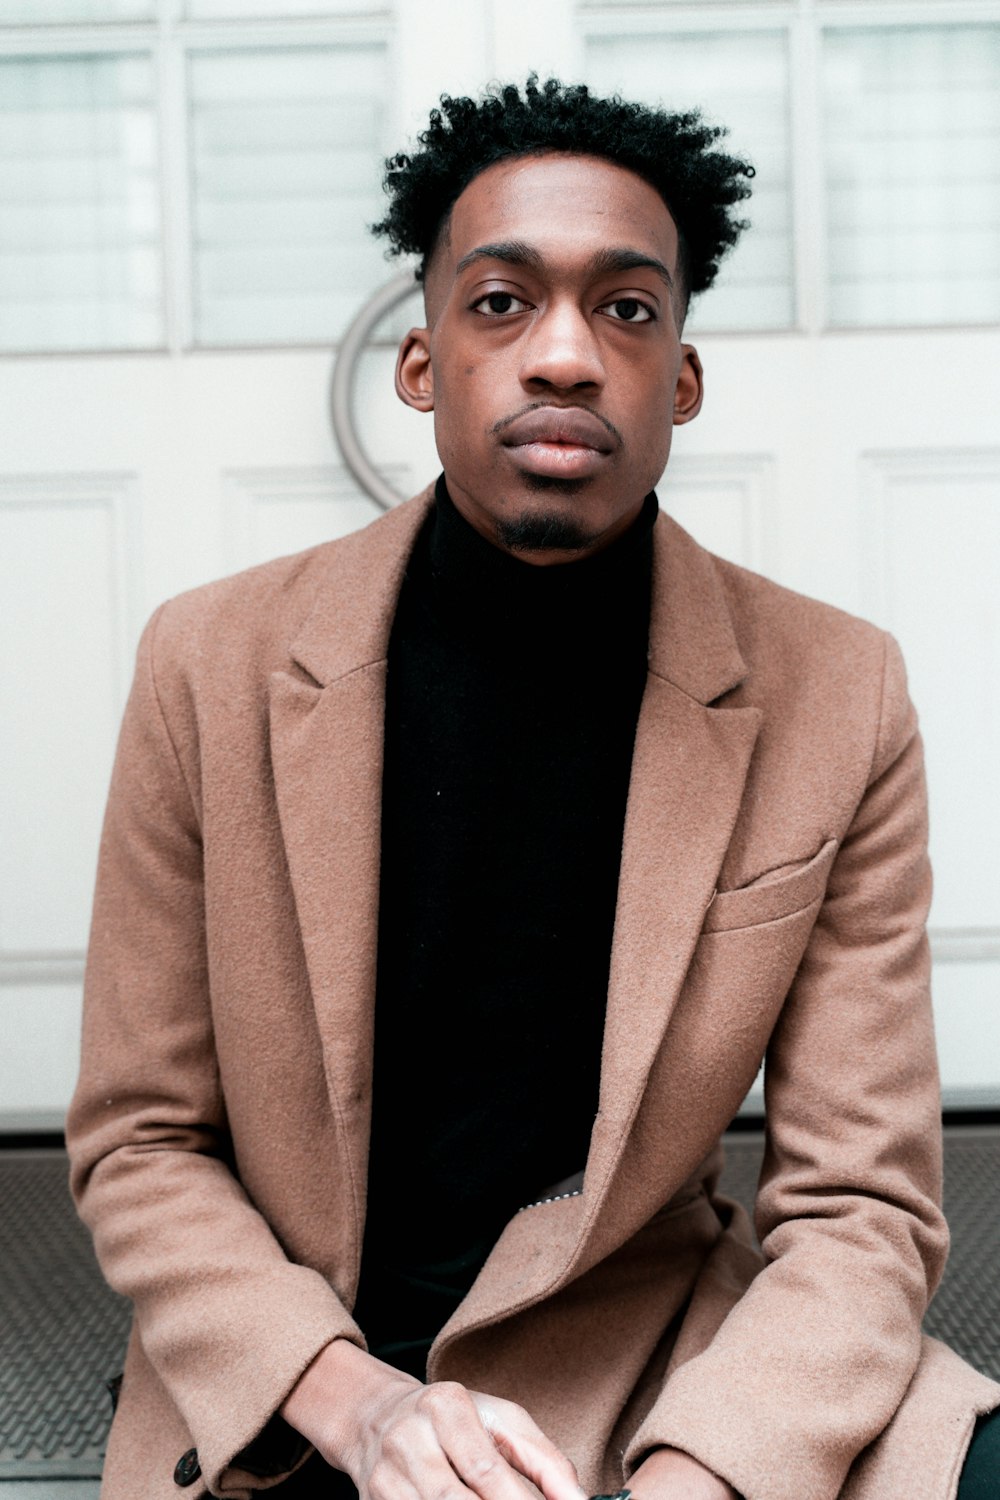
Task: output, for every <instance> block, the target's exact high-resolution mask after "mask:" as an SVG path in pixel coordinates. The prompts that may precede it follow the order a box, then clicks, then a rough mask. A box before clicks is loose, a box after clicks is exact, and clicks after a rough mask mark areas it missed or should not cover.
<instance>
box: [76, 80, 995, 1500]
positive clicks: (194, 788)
mask: <svg viewBox="0 0 1000 1500" xmlns="http://www.w3.org/2000/svg"><path fill="white" fill-rule="evenodd" d="M718 134H719V133H718V132H713V131H710V130H708V129H706V128H705V127H703V126H702V125H701V124H700V122H699V121H698V119H697V118H696V117H692V116H684V117H676V116H669V115H665V114H662V113H660V112H656V111H650V110H645V109H642V108H640V107H638V106H633V105H627V104H622V103H621V102H620V101H616V100H611V101H608V100H595V99H591V98H590V97H589V95H588V94H587V91H586V90H585V89H582V88H575V89H563V88H561V87H560V86H559V85H558V84H556V83H554V82H549V83H547V84H546V85H545V86H544V87H543V88H541V89H540V88H538V86H537V85H536V83H535V82H534V81H530V82H529V85H528V87H527V90H526V91H525V94H524V96H523V97H522V95H521V94H520V93H519V92H518V91H517V90H516V89H513V88H508V89H504V90H503V91H502V92H501V93H500V94H499V95H491V96H488V97H487V98H486V99H485V100H483V101H481V102H479V103H475V102H473V101H471V100H460V99H445V100H443V101H442V112H435V113H434V115H433V116H432V119H431V126H430V129H429V130H428V131H427V132H426V133H425V134H424V135H423V136H422V137H421V143H420V144H421V150H420V151H419V152H417V153H416V154H415V155H414V156H413V157H412V158H410V157H398V158H395V159H394V160H393V162H391V163H390V171H389V177H388V186H389V189H390V193H391V195H392V206H391V209H390V213H389V216H388V219H387V220H386V222H385V224H384V225H383V226H381V227H382V228H383V229H384V230H385V231H386V232H388V233H389V234H390V237H391V239H392V242H393V245H394V247H395V248H397V249H404V250H409V251H416V252H417V253H418V254H419V255H420V256H421V257H422V262H421V271H422V274H423V279H424V287H425V299H426V316H427V326H426V327H425V328H419V329H414V330H412V331H411V332H410V333H409V334H408V335H407V337H406V338H405V339H404V341H403V344H402V347H401V349H400V354H399V361H398V366H397V376H396V383H397V391H398V393H399V395H400V396H401V398H402V399H403V400H404V401H405V402H407V403H408V404H409V405H411V406H413V407H415V408H417V409H418V410H422V411H431V410H433V412H434V418H435V432H436V438H437V444H438V449H439V453H440V456H441V461H442V464H443V468H444V474H443V478H442V479H441V480H440V481H439V482H438V484H437V486H436V487H435V490H434V492H433V493H430V492H429V493H428V494H426V495H424V496H421V497H418V498H417V499H416V500H414V501H412V502H410V503H409V504H408V505H404V506H401V507H400V508H399V509H398V510H397V511H395V512H393V513H392V514H390V515H389V516H387V517H385V518H384V519H382V520H380V521H379V522H377V523H376V524H375V525H374V526H372V527H369V528H368V529H367V530H366V531H364V532H362V533H360V534H358V535H355V536H354V537H351V538H348V539H346V540H345V541H343V542H338V543H335V544H332V545H329V546H326V547H320V548H318V549H314V550H313V551H311V552H309V553H305V554H303V555H301V556H298V557H295V558H290V559H282V560H279V561H278V562H276V563H274V564H269V565H267V566H266V567H264V568H261V569H256V570H254V571H253V572H251V573H248V574H244V575H242V576H241V577H238V578H236V579H230V580H225V581H223V582H222V583H220V584H216V585H212V586H210V587H209V588H207V589H202V590H198V591H196V592H195V593H193V594H191V595H188V596H186V597H183V598H181V599H178V600H175V601H172V602H171V603H169V604H168V605H166V606H165V607H163V608H162V609H161V610H160V611H158V613H157V615H156V616H155V617H154V620H153V622H152V623H151V625H150V627H149V629H148V630H147V632H146V635H145V636H144V640H143V644H142V647H141V649H140V655H139V664H138V669H137V676H136V682H135V686H134V689H133V694H132V698H131V700H130V705H129V709H128V712H127V715H126V720H125V725H124V727H123V731H122V741H121V746H120V750H119V756H118V760H117V764H116V770H115V778H114V783H113V786H112V791H111V798H110V802H109V809H108V817H107V824H106V830H105V836H104V842H103V847H102V855H101V873H100V878H99V884H98V892H97V899H96V906H95V917H94V931H93V944H92V952H91V961H90V968H89V975H88V995H87V1007H86V1024H85V1038H84V1056H83V1067H82V1074H81V1083H80V1088H79V1090H78V1094H77V1097H76V1100H75V1102H74V1106H73V1110H72V1116H71V1120H70V1130H69V1138H70V1142H71V1149H72V1154H73V1162H74V1166H73V1184H74V1190H75V1192H76V1194H77V1196H78V1200H79V1202H80V1206H81V1211H82V1212H83V1214H84V1216H85V1217H86V1218H87V1219H88V1221H89V1222H90V1223H91V1224H92V1226H93V1228H94V1234H95V1239H96V1244H97V1248H98V1252H99V1255H100V1257H101V1260H102V1264H103V1265H104V1268H105V1271H106V1274H107V1275H108V1278H109V1280H110V1281H111V1282H112V1284H113V1285H115V1286H117V1287H118V1288H119V1289H120V1290H122V1291H123V1292H125V1293H126V1294H127V1295H129V1296H130V1297H132V1298H133V1299H134V1302H135V1307H136V1327H135V1331H134V1334H133V1338H132V1342H131V1345H130V1349H129V1354H128V1358H127V1362H126V1368H125V1374H124V1382H123V1385H122V1390H121V1398H120V1403H119V1408H118V1413H117V1416H116V1420H115V1423H114V1427H113V1430H112V1436H111V1441H110V1446H109V1452H108V1461H107V1467H106V1475H105V1493H106V1494H107V1495H108V1496H109V1497H111V1500H114V1497H117V1496H122V1497H128V1500H135V1497H137V1496H139V1495H142V1496H150V1497H156V1496H167V1495H170V1494H175V1493H177V1488H178V1486H179V1487H181V1488H185V1487H187V1486H189V1485H197V1486H198V1489H197V1490H196V1491H195V1493H202V1494H204V1493H206V1491H208V1492H211V1493H214V1494H219V1495H233V1496H248V1495H250V1494H251V1493H253V1492H254V1491H255V1490H257V1489H264V1488H270V1487H276V1489H277V1493H279V1494H283V1495H289V1496H296V1497H303V1496H319V1495H328V1494H330V1493H336V1492H338V1491H339V1490H342V1489H345V1487H346V1490H347V1492H348V1493H350V1489H351V1484H352V1483H353V1485H355V1486H357V1488H358V1490H359V1491H360V1492H361V1493H362V1494H363V1495H364V1496H366V1497H367V1496H370V1497H372V1500H417V1497H419V1500H445V1497H448V1500H470V1497H471V1496H478V1497H480V1500H517V1497H518V1496H519V1495H522V1494H523V1484H522V1479H521V1477H520V1476H524V1477H525V1478H527V1479H529V1480H531V1481H532V1482H533V1483H534V1484H535V1485H536V1486H537V1488H538V1489H539V1490H540V1491H541V1492H542V1493H543V1494H544V1496H545V1497H546V1500H578V1497H579V1496H580V1494H581V1485H582V1486H583V1489H584V1491H591V1490H594V1489H597V1488H607V1489H617V1488H618V1487H619V1486H621V1485H622V1484H623V1483H627V1484H628V1485H629V1486H630V1488H631V1489H632V1491H633V1492H634V1494H635V1496H636V1497H637V1500H670V1497H679V1500H684V1497H687V1500H722V1497H733V1496H739V1495H742V1496H745V1497H747V1500H825V1497H833V1496H836V1495H843V1496H845V1497H849V1500H897V1497H903V1496H906V1497H917V1496H919V1497H926V1500H950V1497H952V1496H954V1494H955V1491H956V1485H957V1483H958V1476H959V1472H960V1469H961V1467H962V1463H963V1457H964V1455H965V1453H966V1450H967V1448H968V1447H969V1442H970V1437H971V1434H972V1431H973V1425H974V1422H975V1420H976V1417H977V1414H980V1413H986V1412H988V1411H990V1410H991V1409H992V1408H994V1407H996V1405H997V1403H998V1401H1000V1388H998V1387H997V1386H996V1385H995V1384H994V1383H993V1382H991V1381H989V1380H987V1379H985V1378H984V1377H982V1376H980V1375H979V1374H977V1373H976V1372H975V1371H973V1370H972V1369H970V1368H969V1367H968V1366H966V1365H964V1364H963V1363H962V1362H961V1361H960V1360H959V1359H958V1358H957V1357H956V1356H954V1355H953V1354H951V1353H950V1352H949V1351H948V1350H946V1349H944V1348H943V1347H942V1346H941V1345H939V1344H936V1343H934V1342H933V1341H930V1340H926V1339H925V1340H922V1339H921V1334H920V1319H921V1317H922V1314H923V1311H924V1308H925V1306H926V1303H927V1299H928V1297H929V1295H930V1294H931V1292H932V1291H933V1288H934V1286H935V1284H936V1282H937V1280H938V1278H939V1276H940V1273H941V1268H942V1264H943V1259H944V1253H945V1245H946V1231H945V1228H944V1224H943V1221H942V1218H941V1215H940V1211H939V1208H938V1206H937V1198H938V1192H939V1186H940V1183H939V1176H940V1156H939V1150H940V1140H939V1136H940V1131H939V1111H938V1092H937V1081H936V1074H935V1061H934V1047H933V1039H932V1033H931V1020H930V1009H929V1002H928V995H927V972H928V959H927V946H926V938H925V935H924V919H925V916H926V907H927V901H928V892H929V879H928V872H927V862H926V852H925V811H924V794H923V780H922V769H921V755H920V746H919V740H918V738H917V735H916V729H915V723H914V717H913V713H912V710H911V708H910V706H909V704H908V701H907V698H906V693H905V684H904V678H903V672H902V667H901V664H900V661H899V655H898V651H897V650H896V648H895V646H894V645H893V643H892V642H891V641H889V640H888V639H887V638H886V637H884V636H883V635H882V634H881V633H880V632H878V631H876V630H874V629H873V628H872V627H870V626H868V625H865V624H863V623H862V622H859V621H856V620H853V619H850V618H849V617H847V616H845V615H842V614H840V613H839V612H837V611H834V610H832V609H829V608H827V607H825V606H821V605H818V604H815V603H812V602H810V601H807V600H804V599H802V598H800V597H798V596H795V595H792V594H789V593H788V592H787V591H784V590H781V589H779V588H777V587H776V586H774V585H772V584H769V583H767V582H766V581H765V580H763V579H760V578H758V577H756V576H754V575H750V574H747V573H746V572H744V571H743V570H741V569H738V568H735V567H732V566H730V565H727V564H724V563H722V562H720V561H718V560H717V559H713V558H711V557H710V556H709V555H708V554H707V553H705V552H704V551H702V549H700V548H699V547H698V546H697V545H696V544H695V543H694V542H692V541H691V539H690V538H688V537H687V536H686V535H685V534H684V533H683V532H682V531H681V530H680V528H678V527H677V526H676V525H674V524H673V523H672V522H670V521H669V520H668V519H667V518H666V517H664V516H659V517H658V516H657V504H656V499H655V495H654V494H653V493H652V487H653V485H654V483H655V482H656V481H657V479H658V477H659V475H660V474H661V472H662V470H663V468H664V465H665V463H666V460H667V456H668V452H669V446H670V433H671V428H672V426H673V425H677V424H681V423H684V422H687V421H690V420H691V419H692V418H693V417H694V416H695V415H696V414H697V412H698V410H699V407H700V405H701V400H702V378H701V367H700V364H699V361H698V357H697V354H696V353H695V351H694V349H693V348H692V347H691V346H690V345H689V344H685V343H683V342H682V341H681V337H680V329H681V326H682V321H683V317H684V312H685V308H686V304H687V300H688V298H689V296H690V295H691V294H692V293H694V292H697V291H700V290H703V289H704V288H705V287H706V286H707V285H709V283H710V282H711V280H712V277H713V276H714V273H715V269H716V266H717V262H718V258H719V256H720V255H721V253H722V252H723V251H724V250H725V248H726V247H727V246H728V245H729V244H731V243H733V241H734V240H735V238H736V236H737V233H738V229H739V227H740V226H739V225H738V223H736V222H735V221H734V219H733V217H732V211H733V207H734V205H735V204H736V203H738V202H739V201H740V200H741V199H742V198H743V197H745V196H746V192H747V189H746V186H745V179H746V177H747V176H748V175H749V169H748V168H747V167H746V165H745V164H744V163H742V162H739V161H737V160H735V159H733V158H731V157H728V156H726V155H724V154H723V153H721V152H719V151H717V150H716V149H714V148H715V145H716V141H717V137H718ZM765 1049H766V1051H767V1074H766V1077H767V1110H768V1129H769V1136H768V1149H767V1155H766V1160H765V1166H764V1171H763V1175H762V1180H761V1187H760V1194H759V1198H758V1206H757V1228H758V1231H759V1233H760V1236H761V1242H762V1245H763V1256H762V1255H761V1254H760V1253H759V1252H758V1251H757V1249H756V1248H755V1247H754V1245H753V1241H752V1235H751V1232H750V1229H749V1225H748V1224H747V1222H746V1219H745V1216H744V1215H742V1213H741V1212H740V1211H739V1210H738V1209H736V1208H735V1206H734V1205H732V1204H730V1203H728V1202H726V1201H725V1200H723V1199H719V1198H717V1197H716V1196H715V1193H714V1187H715V1182H716V1179H717V1175H718V1169H719V1154H718V1142H719V1138H720V1135H721V1133H722V1131H723V1130H724V1129H725V1127H726V1125H727V1123H728V1122H729V1120H730V1118H731V1117H732V1115H733V1113H734V1111H735V1110H736V1108H737V1107H738V1105H739V1103H740V1101H741V1099H742V1097H743V1096H744V1094H745V1092H746V1090H747V1088H748V1087H749V1085H750V1083H751V1082H752V1080H753V1078H754V1076H755V1074H756V1072H757V1069H758V1066H759V1064H760V1061H761V1058H762V1056H763V1055H764V1053H765ZM584 1167H585V1171H584V1170H583V1169H584ZM366 1346H367V1347H366ZM991 1431H992V1433H993V1439H991V1438H990V1433H991ZM995 1434H996V1425H995V1424H994V1425H993V1426H992V1428H990V1427H989V1426H988V1425H987V1426H983V1427H982V1428H981V1437H980V1438H977V1445H976V1451H977V1452H978V1451H980V1449H981V1448H982V1445H983V1444H985V1443H988V1442H989V1441H992V1440H994V1439H995ZM967 1473H968V1469H967ZM983 1493H986V1491H984V1492H983Z"/></svg>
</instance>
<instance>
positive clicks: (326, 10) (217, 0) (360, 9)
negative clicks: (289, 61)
mask: <svg viewBox="0 0 1000 1500" xmlns="http://www.w3.org/2000/svg"><path fill="white" fill-rule="evenodd" d="M387 9H388V7H387V5H386V4H383V3H381V0H186V6H185V15H188V16H190V17H192V18H199V17H204V18H205V19H208V18H211V19H213V20H215V19H218V18H220V17H226V18H230V17H231V18H233V19H239V18H241V17H248V16H274V17H276V18H278V19H282V20H283V19H285V18H286V17H291V16H341V15H355V16H356V15H377V14H380V13H382V12H385V11H386V10H387Z"/></svg>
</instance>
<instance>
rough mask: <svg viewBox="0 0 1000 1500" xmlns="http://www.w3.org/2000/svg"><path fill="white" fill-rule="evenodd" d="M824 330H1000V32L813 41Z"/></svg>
mask: <svg viewBox="0 0 1000 1500" xmlns="http://www.w3.org/2000/svg"><path fill="white" fill-rule="evenodd" d="M823 51H824V72H823V81H824V108H825V122H826V193H827V210H828V223H829V252H828V254H829V278H830V282H829V308H830V321H831V322H832V323H833V324H834V325H835V326H841V327H848V326H860V325H865V324H868V325H886V326H894V325H896V326H898V325H903V324H933V323H983V322H993V321H997V320H1000V26H996V25H987V26H972V25H969V26H913V27H899V28H889V27H879V28H875V29H872V30H856V31H855V30H846V31H841V30H830V31H828V32H827V33H826V35H825V37H824V48H823Z"/></svg>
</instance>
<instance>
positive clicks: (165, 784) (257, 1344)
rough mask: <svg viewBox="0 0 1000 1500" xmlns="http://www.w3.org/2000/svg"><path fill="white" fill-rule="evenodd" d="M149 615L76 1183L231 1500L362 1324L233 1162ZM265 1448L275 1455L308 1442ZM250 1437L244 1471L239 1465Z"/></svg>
mask: <svg viewBox="0 0 1000 1500" xmlns="http://www.w3.org/2000/svg"><path fill="white" fill-rule="evenodd" d="M159 615H160V611H158V612H157V614H156V615H154V616H153V619H152V620H151V621H150V624H149V625H148V626H147V628H146V631H145V633H144V635H143V638H142V641H141V643H140V647H139V652H138V660H137V666H136V674H135V679H134V683H133V687H132V691H131V695H130V697H129V701H128V705H127V708H126V712H125V717H124V721H123V725H122V730H121V736H120V740H119V745H118V752H117V756H116V760H115V766H114V771H113V775H112V782H111V790H110V796H109V800H108V806H107V812H106V817H105V823H104V829H103V834H102V840H101V848H100V858H99V864H98V877H97V887H96V894H95V902H94V912H93V923H92V930H91V942H90V950H89V956H88V962H87V971H86V981H85V986H84V1020H83V1042H82V1060H81V1071H80V1079H79V1083H78V1086H77V1090H76V1094H75V1097H74V1099H73V1102H72V1105H71V1108H70V1112H69V1117H68V1121H67V1132H66V1134H67V1145H68V1147H69V1152H70V1160H71V1187H72V1191H73V1194H74V1197H75V1199H76V1202H77V1206H78V1208H79V1211H80V1214H81V1216H82V1217H83V1219H84V1220H85V1221H86V1223H87V1224H88V1225H89V1227H90V1229H91V1231H92V1233H93V1236H94V1244H95V1249H96V1252H97V1256H98V1259H99V1261H100V1264H101V1267H102V1269H103V1271H104V1274H105V1276H106V1278H107V1280H108V1282H109V1283H110V1285H111V1286H112V1287H113V1288H114V1289H115V1290H116V1291H118V1292H120V1293H123V1294H124V1295H125V1296H127V1297H129V1298H131V1299H132V1301H133V1303H134V1307H135V1316H136V1320H137V1325H138V1332H139V1337H140V1339H141V1342H142V1346H143V1349H144V1351H145V1353H146V1355H147V1357H148V1359H149V1360H150V1362H151V1364H152V1366H153V1368H154V1369H155V1371H156V1373H157V1375H158V1376H159V1378H160V1380H161V1381H162V1383H163V1385H164V1387H165V1388H166V1390H167V1392H168V1394H169V1396H170V1398H171V1399H172V1401H173V1403H174V1404H175V1406H176V1407H177V1410H178V1412H179V1413H180V1415H181V1417H182V1419H183V1422H184V1424H185V1426H186V1428H187V1430H188V1431H189V1432H190V1434H191V1437H192V1441H193V1443H194V1445H195V1446H196V1447H197V1450H198V1455H199V1462H200V1464H201V1468H202V1473H203V1476H204V1479H205V1482H206V1483H207V1484H208V1485H209V1486H210V1487H211V1489H212V1491H213V1493H216V1494H220V1495H231V1496H236V1497H245V1496H248V1495H249V1494H250V1493H251V1490H252V1489H254V1488H260V1487H261V1485H262V1478H261V1476H262V1474H264V1475H266V1476H267V1479H266V1484H273V1483H275V1482H277V1480H278V1479H279V1478H281V1477H283V1474H282V1473H278V1474H275V1473H274V1472H273V1470H274V1467H275V1465H274V1463H273V1458H274V1453H275V1451H276V1450H275V1448H274V1446H273V1445H271V1444H268V1443H267V1442H266V1441H265V1442H264V1443H261V1442H260V1441H256V1442H255V1440H258V1439H260V1436H261V1434H262V1433H265V1431H266V1432H267V1433H270V1434H272V1435H275V1434H276V1428H277V1429H280V1428H282V1427H284V1424H281V1423H280V1421H278V1422H275V1423H271V1419H272V1417H273V1414H274V1413H275V1412H276V1411H277V1409H278V1407H279V1406H280V1404H281V1402H282V1401H283V1400H284V1398H285V1396H286V1395H287V1393H288V1392H289V1390H290V1389H291V1388H292V1386H293V1385H294V1384H295V1382H296V1380H297V1379H298V1377H299V1375H300V1374H301V1373H302V1372H303V1370H304V1369H305V1368H306V1366H307V1365H308V1364H309V1363H310V1362H311V1360H312V1359H313V1358H314V1356H315V1355H316V1354H317V1353H318V1352H319V1350H320V1349H321V1348H323V1347H324V1345H326V1344H327V1343H329V1342H330V1341H331V1340H332V1339H334V1338H338V1337H342V1338H349V1339H351V1340H352V1341H353V1342H355V1343H358V1344H361V1345H362V1346H363V1339H362V1336H361V1334H360V1332H359V1330H358V1328H357V1326H356V1325H355V1323H354V1322H353V1320H352V1319H351V1317H350V1316H349V1314H348V1313H347V1311H346V1309H345V1308H344V1306H343V1304H342V1303H341V1302H340V1301H339V1299H338V1297H337V1296H336V1294H335V1292H334V1291H333V1289H332V1288H331V1287H330V1285H329V1284H328V1282H327V1281H326V1280H325V1278H324V1277H323V1276H321V1275H320V1274H319V1273H318V1272H316V1271H314V1270H310V1269H307V1268H305V1267H302V1266H298V1265H294V1264H292V1263H291V1262H290V1261H289V1260H288V1259H287V1257H286V1255H285V1253H284V1251H283V1250H282V1247H281V1245H280V1244H279V1243H278V1241H277V1240H276V1238H275V1236H274V1234H273V1233H272V1232H271V1230H270V1228H269V1227H268V1225H267V1223H266V1222H265V1221H264V1219H263V1218H262V1217H261V1215H260V1214H259V1213H258V1212H257V1210H256V1209H255V1208H254V1206H253V1205H252V1203H251V1202H250V1201H249V1199H248V1198H247V1196H246V1194H245V1192H244V1191H243V1189H242V1187H241V1186H240V1183H239V1182H238V1180H237V1178H236V1176H235V1174H234V1171H233V1168H232V1152H231V1144H230V1139H229V1135H228V1131H227V1122H226V1112H225V1101H224V1099H223V1097H222V1092H221V1089H220V1084H219V1072H218V1067H217V1063H216V1057H215V1049H214V1043H213V1031H212V1015H211V1007H210V1002H209V978H208V961H207V949H206V934H205V908H204V895H203V876H202V846H201V837H200V831H199V819H198V814H197V807H196V800H195V797H194V796H193V795H192V790H191V786H192V783H193V774H192V768H191V767H188V768H186V769H185V767H184V766H182V764H181V761H180V759H179V757H178V754H177V752H176V750H175V745H174V741H173V740H172V738H171V733H170V727H169V725H168V723H167V721H166V719H165V717H164V713H163V709H162V707H161V703H160V699H159V697H158V694H157V687H156V681H155V675H154V644H155V639H156V627H157V623H158V620H159ZM269 1424H270V1425H269ZM284 1436H285V1437H286V1438H288V1437H290V1436H291V1429H289V1428H287V1427H284ZM295 1436H296V1437H297V1435H295ZM278 1446H279V1447H280V1446H284V1447H285V1448H286V1450H287V1452H288V1458H287V1463H288V1464H291V1463H293V1462H296V1461H301V1460H302V1459H303V1458H304V1457H305V1456H306V1454H307V1453H308V1451H310V1450H309V1449H308V1446H307V1445H305V1444H304V1443H302V1444H295V1443H294V1442H293V1443H287V1442H286V1443H285V1444H284V1445H278ZM296 1447H297V1448H298V1452H295V1449H296ZM268 1448H270V1449H271V1451H270V1453H269V1454H268V1453H263V1451H262V1450H264V1449H268ZM245 1449H246V1450H247V1452H246V1454H245V1455H243V1456H244V1457H245V1460H246V1467H243V1466H242V1464H241V1463H240V1462H237V1463H235V1464H234V1462H233V1460H234V1457H235V1456H236V1455H241V1454H242V1453H243V1450H245ZM177 1456H178V1457H180V1455H179V1454H178V1455H177ZM279 1468H280V1464H279Z"/></svg>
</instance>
